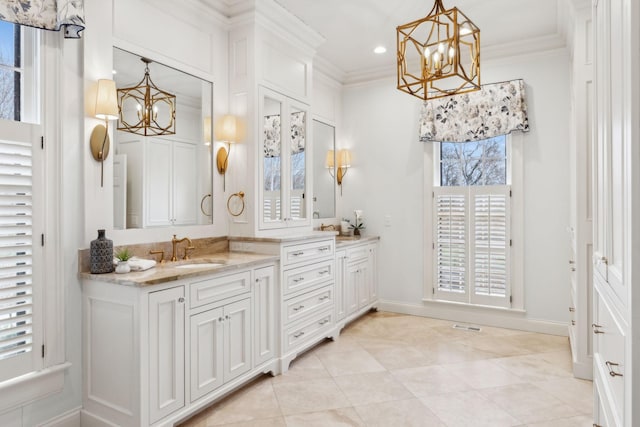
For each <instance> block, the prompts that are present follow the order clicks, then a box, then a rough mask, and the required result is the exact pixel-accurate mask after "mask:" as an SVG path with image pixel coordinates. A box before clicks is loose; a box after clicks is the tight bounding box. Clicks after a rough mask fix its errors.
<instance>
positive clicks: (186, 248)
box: [171, 234, 195, 261]
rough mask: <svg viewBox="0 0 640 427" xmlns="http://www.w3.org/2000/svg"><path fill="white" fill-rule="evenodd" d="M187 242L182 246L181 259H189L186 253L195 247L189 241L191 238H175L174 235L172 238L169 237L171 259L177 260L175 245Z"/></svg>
mask: <svg viewBox="0 0 640 427" xmlns="http://www.w3.org/2000/svg"><path fill="white" fill-rule="evenodd" d="M182 242H187V244H188V246H187V247H185V248H184V257H182V259H189V256H188V253H189V250H190V249H195V246H193V243H191V239H190V238H188V237H183V238H182V239H179V240H178V239H177V238H176V235H175V234H174V235H173V239H171V261H177V260H178V257H177V256H176V255H177V247H178V243H182Z"/></svg>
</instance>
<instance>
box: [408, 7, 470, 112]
mask: <svg viewBox="0 0 640 427" xmlns="http://www.w3.org/2000/svg"><path fill="white" fill-rule="evenodd" d="M397 36H398V44H397V48H398V89H399V90H401V91H403V92H407V93H409V94H411V95H413V96H416V97H418V98H420V99H422V100H425V101H426V100H429V99H435V98H442V97H444V96H449V95H454V94H459V93H465V92H472V91H475V90H479V89H480V29H479V28H478V27H476V25H475V24H474V23H473V22H471V21H470V20H469V18H467V17H466V16H465V15H464V14H463V13H462V12H460V11H459V10H458V8H456V7H453V8H451V9H448V10H445V8H444V6H443V5H442V0H435V4H434V5H433V9H431V12H429V15H428V16H426V17H424V18H422V19H419V20H417V21H413V22H410V23H408V24H404V25H400V26H398V27H397Z"/></svg>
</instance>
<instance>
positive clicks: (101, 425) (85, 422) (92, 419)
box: [80, 409, 118, 427]
mask: <svg viewBox="0 0 640 427" xmlns="http://www.w3.org/2000/svg"><path fill="white" fill-rule="evenodd" d="M80 425H81V426H82V427H118V426H117V425H115V424H112V423H110V422H109V421H107V420H104V419H102V418H100V417H99V416H97V415H94V414H92V413H90V412H87V411H85V410H84V409H83V410H81V411H80Z"/></svg>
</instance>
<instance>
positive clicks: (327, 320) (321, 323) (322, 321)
mask: <svg viewBox="0 0 640 427" xmlns="http://www.w3.org/2000/svg"><path fill="white" fill-rule="evenodd" d="M327 323H329V319H324V320H321V321H320V322H318V324H319V325H320V326H322V325H326V324H327Z"/></svg>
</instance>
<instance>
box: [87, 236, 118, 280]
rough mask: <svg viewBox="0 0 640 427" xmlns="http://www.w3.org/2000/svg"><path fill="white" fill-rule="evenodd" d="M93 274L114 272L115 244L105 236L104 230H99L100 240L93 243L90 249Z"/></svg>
mask: <svg viewBox="0 0 640 427" xmlns="http://www.w3.org/2000/svg"><path fill="white" fill-rule="evenodd" d="M89 252H90V257H91V263H90V264H91V265H90V271H91V273H92V274H102V273H111V272H112V271H113V242H112V241H111V240H110V239H107V238H106V237H105V236H104V230H98V238H97V239H96V240H92V241H91V249H90V251H89Z"/></svg>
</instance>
